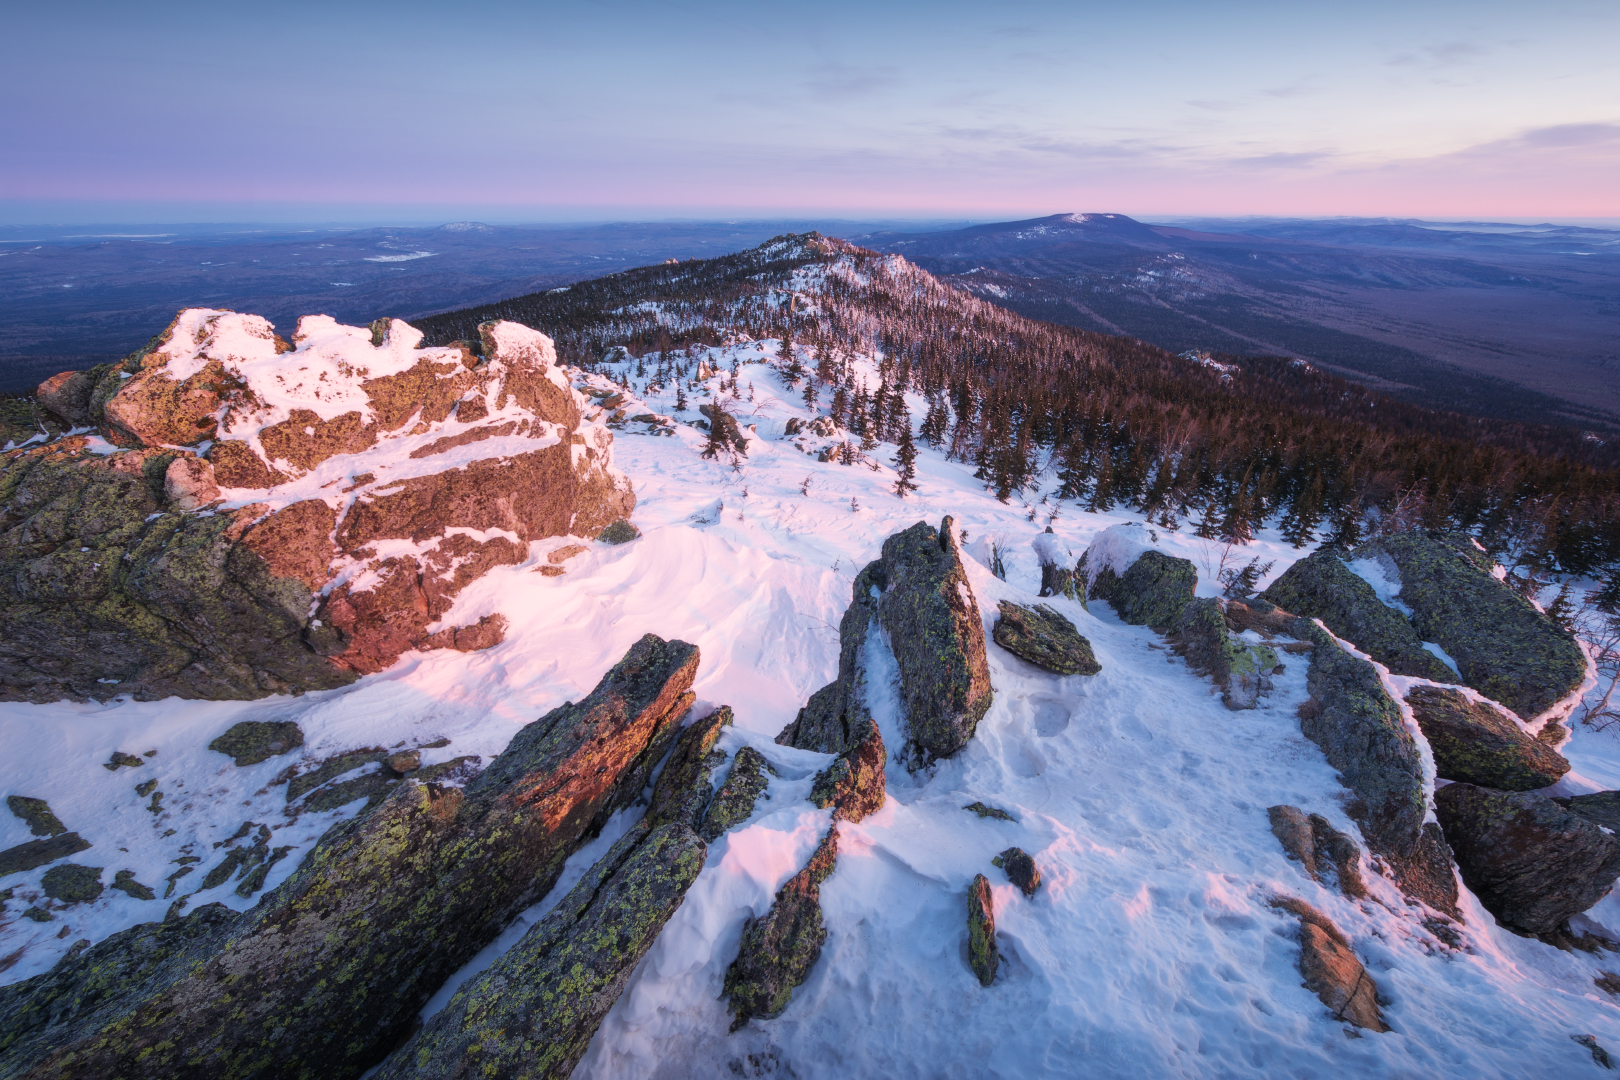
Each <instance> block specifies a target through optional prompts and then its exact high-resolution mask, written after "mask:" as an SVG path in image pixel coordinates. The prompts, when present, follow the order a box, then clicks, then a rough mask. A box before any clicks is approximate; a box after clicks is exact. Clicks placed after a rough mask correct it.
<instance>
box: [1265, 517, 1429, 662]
mask: <svg viewBox="0 0 1620 1080" xmlns="http://www.w3.org/2000/svg"><path fill="white" fill-rule="evenodd" d="M1261 596H1262V597H1263V598H1264V599H1265V600H1267V601H1269V602H1270V603H1272V604H1275V605H1277V606H1278V607H1280V608H1285V609H1287V610H1288V611H1291V612H1293V613H1294V614H1296V615H1302V616H1304V617H1305V618H1307V619H1321V620H1322V622H1323V623H1325V624H1326V625H1327V628H1328V629H1329V630H1332V631H1333V632H1334V633H1335V634H1337V635H1338V636H1339V637H1341V638H1343V639H1344V640H1346V641H1349V642H1352V643H1354V644H1355V646H1356V648H1358V649H1360V650H1361V651H1362V652H1364V653H1366V654H1367V655H1368V656H1370V657H1372V658H1373V659H1374V660H1377V661H1378V662H1379V663H1380V664H1383V665H1384V666H1385V667H1387V668H1389V670H1390V671H1392V672H1394V673H1395V674H1397V675H1413V676H1416V677H1418V678H1420V679H1431V680H1433V681H1434V682H1439V683H1450V682H1455V681H1456V680H1457V676H1456V675H1455V674H1454V673H1453V672H1452V670H1451V669H1450V668H1448V667H1447V666H1446V665H1445V662H1444V661H1442V660H1441V659H1440V658H1439V657H1438V656H1436V655H1434V654H1433V653H1431V652H1430V651H1429V650H1428V649H1425V648H1424V647H1423V640H1422V639H1421V638H1419V637H1418V633H1417V631H1416V630H1414V629H1412V624H1411V623H1409V622H1407V621H1406V616H1404V615H1402V614H1401V613H1400V612H1398V611H1396V610H1395V609H1394V608H1392V607H1390V606H1389V605H1387V604H1385V603H1384V602H1383V601H1382V600H1380V599H1378V594H1377V593H1376V592H1374V591H1373V587H1372V586H1371V585H1369V584H1367V582H1365V581H1363V580H1362V579H1361V577H1360V576H1358V575H1357V574H1356V573H1354V572H1353V571H1352V570H1351V569H1350V568H1349V567H1348V566H1346V565H1345V564H1344V560H1343V559H1342V558H1341V557H1340V554H1339V552H1337V551H1335V550H1333V549H1332V548H1321V549H1320V550H1318V551H1316V552H1314V553H1313V554H1311V555H1310V556H1309V557H1307V558H1304V559H1301V560H1299V561H1298V562H1296V563H1295V564H1294V565H1293V566H1290V567H1289V568H1288V569H1287V570H1285V571H1283V574H1282V576H1281V577H1279V578H1278V579H1277V580H1276V581H1274V582H1272V583H1271V587H1270V588H1268V589H1267V590H1266V591H1265V592H1264V593H1262V594H1261Z"/></svg>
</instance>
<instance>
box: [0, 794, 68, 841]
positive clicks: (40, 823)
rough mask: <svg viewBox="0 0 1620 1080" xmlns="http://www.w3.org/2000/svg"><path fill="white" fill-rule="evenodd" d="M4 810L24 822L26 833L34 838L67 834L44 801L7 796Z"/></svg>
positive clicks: (24, 796) (19, 796)
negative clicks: (26, 824) (26, 828)
mask: <svg viewBox="0 0 1620 1080" xmlns="http://www.w3.org/2000/svg"><path fill="white" fill-rule="evenodd" d="M6 809H8V810H10V811H11V812H12V813H13V814H16V815H17V816H18V817H20V818H22V819H23V820H24V821H26V822H27V823H28V831H29V832H31V833H33V834H34V835H35V836H61V835H62V834H63V833H65V832H67V826H66V825H63V824H62V820H61V819H60V818H58V817H57V816H56V815H55V814H53V813H51V807H50V804H49V803H47V802H46V801H45V800H44V799H33V798H29V797H28V796H27V795H7V796H6Z"/></svg>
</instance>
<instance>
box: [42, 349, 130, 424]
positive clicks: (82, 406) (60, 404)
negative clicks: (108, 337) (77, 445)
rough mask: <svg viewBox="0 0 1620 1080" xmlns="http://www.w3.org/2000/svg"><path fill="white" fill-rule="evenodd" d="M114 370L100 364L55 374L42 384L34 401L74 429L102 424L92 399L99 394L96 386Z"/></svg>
mask: <svg viewBox="0 0 1620 1080" xmlns="http://www.w3.org/2000/svg"><path fill="white" fill-rule="evenodd" d="M110 367H112V365H111V364H101V365H99V366H97V367H93V368H91V369H90V370H89V371H64V372H62V373H61V374H58V375H52V376H51V377H50V378H48V379H46V380H45V381H44V382H42V383H40V384H39V388H38V389H37V390H35V391H34V400H35V401H37V402H39V404H40V405H41V406H43V407H44V408H46V409H49V410H50V411H51V412H52V413H55V414H56V415H57V416H58V417H60V418H61V419H62V420H64V421H66V422H67V423H69V424H71V425H73V426H74V427H88V426H90V425H92V424H96V423H98V422H100V419H101V418H100V417H99V416H98V415H96V414H95V413H94V412H92V411H91V408H90V399H91V397H92V396H93V395H94V394H95V392H96V383H98V382H99V381H101V377H102V376H103V375H105V374H106V373H107V370H108V369H109V368H110Z"/></svg>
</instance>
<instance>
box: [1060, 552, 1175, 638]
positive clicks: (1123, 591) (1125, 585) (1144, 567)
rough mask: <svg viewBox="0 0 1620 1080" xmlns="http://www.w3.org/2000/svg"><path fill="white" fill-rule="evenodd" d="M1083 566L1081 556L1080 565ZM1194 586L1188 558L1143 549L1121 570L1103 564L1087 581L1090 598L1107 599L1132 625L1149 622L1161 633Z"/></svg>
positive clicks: (1143, 624) (1083, 562) (1084, 560)
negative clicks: (1114, 569)
mask: <svg viewBox="0 0 1620 1080" xmlns="http://www.w3.org/2000/svg"><path fill="white" fill-rule="evenodd" d="M1085 568H1086V559H1085V557H1082V558H1081V560H1080V569H1081V570H1084V569H1085ZM1197 587H1198V570H1197V568H1196V567H1194V566H1193V564H1192V562H1191V560H1188V559H1177V558H1174V557H1172V556H1170V555H1166V554H1165V553H1164V552H1162V551H1144V552H1142V554H1141V555H1140V556H1138V557H1137V560H1136V561H1135V562H1133V563H1132V564H1131V565H1130V566H1129V567H1128V568H1127V569H1126V571H1125V573H1123V574H1115V573H1114V571H1113V570H1112V569H1111V568H1109V567H1106V566H1105V567H1103V568H1102V569H1101V570H1099V571H1098V572H1097V574H1096V576H1095V577H1094V578H1093V579H1092V582H1091V599H1093V600H1097V599H1102V600H1106V601H1108V602H1109V604H1111V605H1113V608H1114V610H1115V611H1116V612H1118V614H1119V617H1120V618H1121V619H1123V620H1124V621H1126V622H1128V623H1130V624H1131V625H1132V626H1151V627H1152V628H1153V629H1155V630H1157V631H1159V632H1160V633H1164V632H1165V631H1167V630H1169V629H1170V628H1171V627H1173V626H1175V625H1176V623H1177V622H1178V621H1179V620H1180V618H1181V609H1182V608H1184V607H1186V606H1187V605H1188V604H1189V603H1191V602H1192V598H1193V591H1194V590H1195V589H1196V588H1197Z"/></svg>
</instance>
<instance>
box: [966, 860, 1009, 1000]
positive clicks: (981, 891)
mask: <svg viewBox="0 0 1620 1080" xmlns="http://www.w3.org/2000/svg"><path fill="white" fill-rule="evenodd" d="M967 927H968V964H969V965H970V966H971V967H972V968H973V974H975V975H977V976H978V977H979V985H980V986H989V985H990V984H991V983H993V982H995V981H996V969H997V968H999V967H1000V966H1001V951H1000V950H999V949H997V948H996V898H995V895H994V894H993V893H991V891H990V881H989V879H988V878H986V877H985V876H984V875H983V874H975V875H973V884H971V885H969V886H968V893H967Z"/></svg>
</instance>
